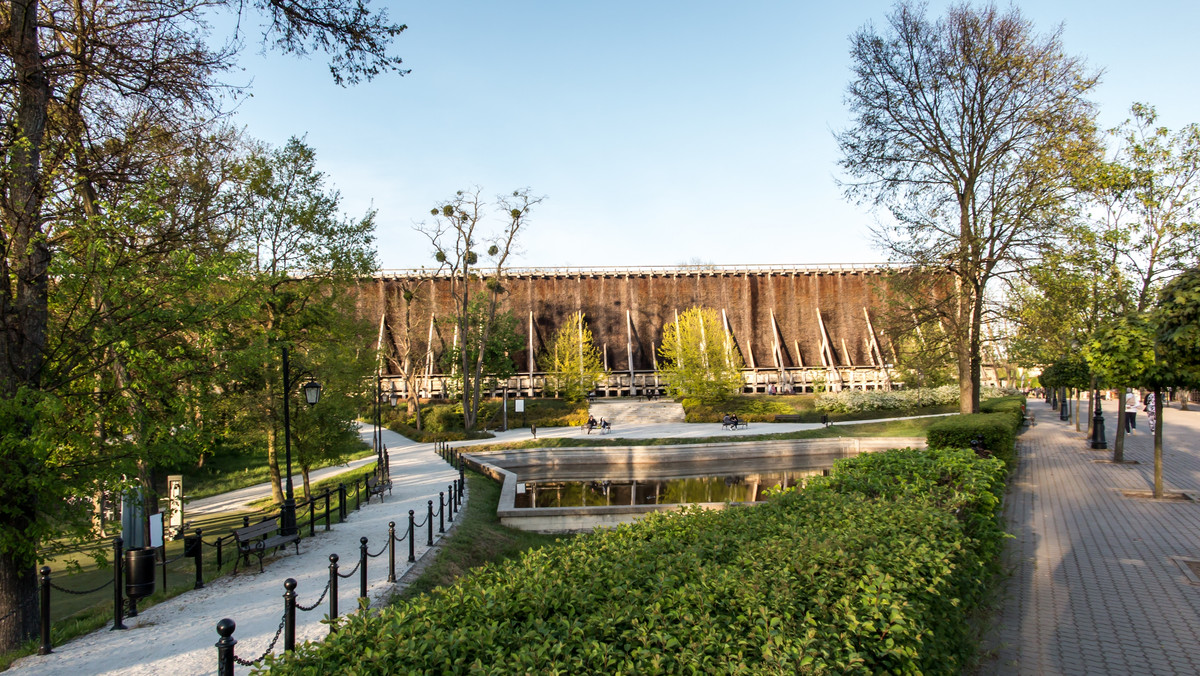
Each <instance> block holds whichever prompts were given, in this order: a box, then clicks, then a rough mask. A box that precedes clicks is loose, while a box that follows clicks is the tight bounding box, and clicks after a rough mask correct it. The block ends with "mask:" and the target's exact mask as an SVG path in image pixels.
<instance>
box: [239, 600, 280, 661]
mask: <svg viewBox="0 0 1200 676" xmlns="http://www.w3.org/2000/svg"><path fill="white" fill-rule="evenodd" d="M286 620H287V613H286V612H285V613H284V614H283V617H281V618H279V628H278V629H276V630H275V638H273V639H271V645H269V646H267V649H266V650H264V651H263V654H261V655H259V656H258V658H257V659H253V660H244V659H242V658H240V657H238V656H237V655H234V656H233V661H235V662H237V663H238V664H240V665H242V666H243V667H252V666H254V665H256V664H258V663H259V662H262V661H263V660H264V659H266V657H267V655H270V654H271V653H272V652H274V650H275V644H276V643H278V642H279V635H280V634H282V633H283V623H284V621H286Z"/></svg>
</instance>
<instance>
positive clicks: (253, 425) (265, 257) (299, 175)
mask: <svg viewBox="0 0 1200 676" xmlns="http://www.w3.org/2000/svg"><path fill="white" fill-rule="evenodd" d="M246 174H247V181H246V185H245V191H244V201H245V207H244V208H243V209H242V210H241V211H240V212H239V213H238V217H237V221H236V225H237V230H238V233H239V237H238V240H237V242H236V246H237V248H238V249H239V250H240V251H242V252H244V254H245V256H246V258H247V260H248V261H249V264H248V266H247V268H246V269H245V270H244V271H243V274H242V276H241V280H242V282H243V284H244V289H245V293H246V297H247V303H246V304H245V307H246V308H247V312H246V313H245V314H244V316H243V322H242V324H241V325H240V327H239V332H240V340H241V341H242V343H241V344H240V345H239V358H238V360H237V361H236V363H235V364H234V365H233V367H234V369H235V371H236V373H235V378H234V380H235V381H236V382H238V383H240V384H241V387H240V388H239V390H238V391H237V394H239V395H240V399H241V406H240V410H241V411H242V415H243V416H245V419H244V420H243V421H242V428H243V430H244V431H245V430H246V428H249V429H251V430H265V432H266V437H265V451H266V460H267V466H268V468H269V471H270V475H271V486H272V495H273V496H274V498H275V500H276V502H279V503H282V502H283V498H284V495H283V482H282V479H283V477H282V474H281V472H280V469H279V457H278V456H279V451H280V448H281V443H280V442H281V441H282V439H281V434H282V425H283V409H282V399H281V394H280V392H279V387H280V386H281V384H282V382H283V379H282V374H281V373H280V371H279V369H280V366H281V363H280V352H281V348H283V347H290V348H292V349H293V350H295V351H296V352H297V354H299V353H301V352H304V351H306V350H307V351H312V353H313V354H322V353H323V352H321V350H319V349H318V348H320V347H321V346H322V345H324V344H327V343H328V342H330V341H335V340H345V339H346V336H345V335H342V334H340V333H339V331H338V329H337V328H335V327H336V326H337V324H338V323H339V322H341V323H342V324H343V325H345V324H346V323H347V322H348V321H349V320H343V319H341V318H339V317H338V315H339V313H338V311H337V308H338V307H341V306H344V303H345V300H344V299H345V298H346V289H345V285H346V284H347V283H348V282H350V281H351V280H353V279H356V278H358V277H362V276H364V275H368V274H370V273H371V272H373V271H374V270H375V269H376V267H377V265H376V261H375V251H374V247H373V244H374V229H375V213H374V211H370V212H368V213H367V214H366V215H365V216H363V217H362V218H359V219H353V218H346V217H344V216H343V215H342V214H341V209H340V205H341V195H340V193H339V192H337V191H336V190H334V189H332V188H330V187H328V186H327V185H326V183H325V176H324V174H322V173H321V172H320V171H319V170H318V169H317V166H316V153H315V152H314V151H313V149H312V148H310V147H309V146H308V145H306V144H305V143H304V142H303V141H302V140H300V139H298V138H295V137H293V138H291V139H289V140H288V142H287V143H286V144H285V145H284V146H283V147H281V148H275V149H272V148H267V147H258V148H255V149H254V151H253V152H252V153H251V155H250V157H249V158H248V160H247V169H246ZM351 323H352V322H351ZM369 330H370V329H369V327H366V326H362V327H360V328H359V331H360V332H361V334H366V333H368V332H369ZM305 366H306V367H307V368H310V369H315V368H317V367H319V366H320V365H319V364H314V363H306V364H305ZM352 418H353V416H351V419H352ZM258 437H259V435H258V434H256V433H253V432H251V438H252V439H257V438H258Z"/></svg>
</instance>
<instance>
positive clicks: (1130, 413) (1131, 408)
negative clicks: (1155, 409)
mask: <svg viewBox="0 0 1200 676" xmlns="http://www.w3.org/2000/svg"><path fill="white" fill-rule="evenodd" d="M1141 407H1142V405H1141V404H1140V403H1139V402H1138V398H1137V394H1136V393H1134V391H1133V390H1129V394H1127V395H1125V434H1132V433H1133V431H1134V430H1136V429H1137V412H1138V409H1140V408H1141Z"/></svg>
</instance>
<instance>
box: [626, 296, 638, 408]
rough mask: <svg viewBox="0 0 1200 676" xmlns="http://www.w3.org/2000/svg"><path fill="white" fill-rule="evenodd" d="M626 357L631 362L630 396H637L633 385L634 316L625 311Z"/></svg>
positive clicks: (629, 363) (629, 364)
mask: <svg viewBox="0 0 1200 676" xmlns="http://www.w3.org/2000/svg"><path fill="white" fill-rule="evenodd" d="M625 356H626V358H627V359H628V360H629V361H628V362H627V364H628V366H629V394H630V395H633V396H636V395H637V389H636V388H635V387H634V384H633V315H632V314H631V313H630V312H629V310H626V311H625Z"/></svg>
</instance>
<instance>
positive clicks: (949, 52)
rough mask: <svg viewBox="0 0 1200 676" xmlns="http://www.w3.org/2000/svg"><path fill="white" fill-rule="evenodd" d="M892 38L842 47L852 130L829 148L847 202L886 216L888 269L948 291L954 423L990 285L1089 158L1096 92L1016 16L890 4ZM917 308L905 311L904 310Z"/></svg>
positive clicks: (1052, 40)
mask: <svg viewBox="0 0 1200 676" xmlns="http://www.w3.org/2000/svg"><path fill="white" fill-rule="evenodd" d="M888 27H889V30H888V31H887V32H886V33H885V34H882V35H881V34H878V33H876V32H875V30H874V28H873V27H871V26H867V27H865V28H863V29H861V30H860V31H859V32H858V33H856V34H855V35H854V36H853V37H852V38H851V41H852V47H851V59H852V61H853V69H854V78H853V80H852V81H851V83H850V86H849V88H848V94H847V99H848V103H849V106H850V110H851V114H852V116H853V125H852V126H851V127H850V128H849V129H847V130H845V131H843V132H841V133H840V134H838V136H837V140H838V145H839V146H840V149H841V152H842V160H841V166H842V167H843V168H844V169H845V171H846V172H847V173H848V174H849V176H850V177H851V179H852V180H851V181H850V182H848V183H847V184H846V193H847V196H849V197H851V198H854V199H857V200H859V201H865V202H869V203H872V204H874V205H875V206H886V208H887V209H888V210H889V211H890V213H891V216H892V221H891V222H890V223H885V224H883V225H881V226H880V227H879V228H878V229H877V230H876V236H877V238H878V240H879V241H880V243H881V245H882V246H883V248H884V249H885V250H886V251H887V252H888V253H889V255H890V257H891V258H892V259H893V260H897V261H902V262H905V263H907V264H909V265H912V266H915V267H918V268H921V269H925V270H930V271H941V272H944V273H946V274H948V275H949V276H950V277H951V278H952V284H951V286H952V289H951V290H950V291H951V293H950V296H949V298H950V300H951V301H952V302H950V303H945V302H943V300H942V299H940V298H939V299H937V301H938V303H939V304H940V309H939V315H940V317H941V319H942V321H943V322H944V324H945V326H946V329H947V330H948V331H949V332H950V333H951V334H952V335H953V336H954V339H955V354H956V359H957V361H958V377H959V387H960V390H961V402H962V409H961V410H962V411H963V412H964V413H971V412H977V411H978V410H979V391H980V384H981V383H980V375H981V345H982V342H983V331H982V329H983V325H984V320H985V316H984V315H985V310H986V309H987V303H988V291H989V285H990V284H991V283H992V282H993V280H994V279H996V278H997V277H998V276H999V275H1001V274H1004V273H1005V272H1007V271H1011V270H1012V269H1015V268H1019V267H1020V266H1021V260H1022V256H1023V254H1025V253H1028V252H1029V251H1030V250H1031V249H1032V248H1033V247H1034V246H1035V245H1036V244H1037V243H1039V242H1040V241H1041V240H1043V239H1044V238H1045V236H1046V234H1047V232H1048V231H1049V228H1050V226H1051V225H1052V224H1053V223H1054V222H1055V220H1056V219H1058V218H1059V216H1060V210H1061V206H1062V203H1063V200H1064V198H1065V197H1066V196H1067V194H1068V193H1069V192H1070V190H1071V185H1072V180H1071V178H1072V177H1071V170H1070V168H1071V166H1072V165H1073V164H1074V163H1076V162H1078V161H1079V159H1078V158H1079V157H1081V156H1089V155H1091V154H1093V153H1094V141H1093V128H1092V123H1091V119H1092V107H1091V105H1090V104H1089V103H1088V102H1087V101H1086V100H1085V99H1084V97H1085V96H1086V95H1087V94H1088V92H1090V91H1091V89H1092V88H1093V87H1094V86H1095V84H1096V78H1095V77H1093V76H1091V75H1088V74H1086V73H1085V72H1084V69H1083V64H1082V62H1080V61H1079V60H1077V59H1074V58H1071V57H1068V56H1066V55H1065V54H1064V53H1063V50H1062V41H1061V35H1060V32H1055V33H1052V34H1050V35H1048V36H1044V37H1043V36H1039V35H1037V34H1035V33H1034V31H1033V27H1032V25H1031V24H1030V23H1029V22H1028V21H1026V20H1025V19H1024V18H1023V17H1021V15H1020V13H1019V12H1018V11H1017V10H1016V9H1011V10H1009V11H1008V12H1005V13H1003V14H1002V13H1000V12H999V11H997V10H996V8H995V7H992V6H988V7H984V8H982V9H979V10H975V9H973V8H970V7H966V6H958V7H953V8H951V9H950V10H949V11H948V12H947V14H946V16H945V17H944V18H942V19H940V20H937V21H931V20H929V19H928V18H927V17H926V16H925V14H924V9H923V8H922V7H914V6H913V5H910V4H907V3H900V4H898V5H897V6H896V9H895V10H894V12H893V13H892V15H891V16H889V17H888ZM926 300H927V298H921V297H914V298H913V299H912V301H913V303H914V305H915V304H919V303H922V302H924V301H926Z"/></svg>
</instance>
